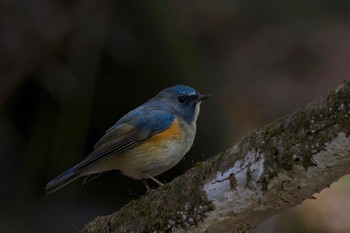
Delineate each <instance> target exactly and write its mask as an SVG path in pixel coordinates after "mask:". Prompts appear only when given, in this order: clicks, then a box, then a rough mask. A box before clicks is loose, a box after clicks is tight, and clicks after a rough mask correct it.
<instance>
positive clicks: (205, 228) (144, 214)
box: [82, 82, 350, 233]
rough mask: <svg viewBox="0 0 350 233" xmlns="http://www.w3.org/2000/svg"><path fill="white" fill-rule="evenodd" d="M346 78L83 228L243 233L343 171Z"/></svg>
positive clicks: (349, 104) (349, 88)
mask: <svg viewBox="0 0 350 233" xmlns="http://www.w3.org/2000/svg"><path fill="white" fill-rule="evenodd" d="M349 117H350V83H349V82H345V83H343V84H342V85H341V86H339V87H338V88H337V89H336V90H334V91H332V92H330V93H329V94H327V95H325V96H323V97H322V98H320V99H318V100H316V101H314V102H313V103H310V104H308V105H307V106H306V107H305V108H303V109H301V110H299V111H296V112H294V113H291V114H289V115H287V116H285V117H283V118H281V119H279V120H277V121H276V122H274V123H272V124H270V125H267V126H266V127H264V128H262V129H260V130H257V131H255V132H253V133H251V134H250V135H248V136H247V137H246V138H244V139H243V140H242V141H241V142H240V143H239V144H238V145H236V146H234V147H233V148H232V149H229V150H226V151H224V152H222V153H220V154H219V155H216V156H215V157H213V158H211V159H209V160H208V161H205V162H202V163H200V164H198V165H197V166H196V167H194V168H192V169H191V170H189V171H188V172H186V173H185V174H183V175H182V176H180V177H177V178H176V179H174V180H173V181H172V182H171V183H169V184H166V185H164V186H163V187H161V188H159V189H157V190H155V191H152V192H150V193H148V194H146V195H145V196H144V197H142V198H140V199H138V200H135V201H132V202H131V203H129V204H128V205H126V206H125V207H123V208H122V209H120V210H119V211H117V212H116V213H114V214H111V215H109V216H103V217H97V218H96V219H95V220H93V221H92V222H91V223H89V224H87V225H86V226H85V228H84V229H83V230H82V233H88V232H94V233H96V232H244V231H246V230H249V229H251V228H252V227H254V226H256V225H257V224H259V223H261V222H262V221H264V220H265V219H267V218H269V217H271V216H273V215H275V214H277V213H279V212H281V211H282V210H284V209H286V208H289V207H292V206H295V205H298V204H299V203H301V202H302V201H303V200H305V199H307V198H311V197H312V195H313V194H314V193H316V192H319V191H320V190H322V189H324V188H326V187H329V186H330V185H331V184H332V183H333V182H335V181H337V180H338V179H339V178H340V177H342V176H344V175H346V174H349V173H350V139H349V133H350V119H349Z"/></svg>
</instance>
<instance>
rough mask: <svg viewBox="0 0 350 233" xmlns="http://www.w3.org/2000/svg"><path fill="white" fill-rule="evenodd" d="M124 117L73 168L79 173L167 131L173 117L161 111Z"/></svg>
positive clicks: (133, 113) (134, 113) (137, 113)
mask: <svg viewBox="0 0 350 233" xmlns="http://www.w3.org/2000/svg"><path fill="white" fill-rule="evenodd" d="M134 111H136V112H131V113H132V114H127V115H125V116H124V117H123V118H122V119H120V120H119V121H118V122H117V123H116V124H115V125H114V126H113V127H111V128H110V129H109V130H107V131H106V134H105V135H104V136H103V137H102V138H101V139H100V140H99V141H98V142H97V143H96V145H95V147H94V149H95V150H94V151H93V152H92V153H91V154H90V155H89V156H87V157H86V158H85V159H84V160H83V161H82V162H80V163H79V164H77V165H76V166H75V167H74V168H75V169H76V171H77V170H80V171H83V170H85V169H86V168H89V167H91V166H92V165H94V164H96V163H98V162H99V161H101V160H104V159H106V158H108V157H110V156H112V155H116V154H118V153H120V152H122V151H124V150H126V149H128V148H130V147H134V146H135V145H137V144H139V143H141V142H143V141H145V140H147V139H149V138H151V137H152V136H154V135H156V134H158V133H160V132H162V131H164V130H166V129H168V128H169V127H170V126H171V125H172V123H173V122H174V120H175V115H174V114H172V113H170V112H168V111H162V110H152V111H140V112H137V111H138V109H135V110H134Z"/></svg>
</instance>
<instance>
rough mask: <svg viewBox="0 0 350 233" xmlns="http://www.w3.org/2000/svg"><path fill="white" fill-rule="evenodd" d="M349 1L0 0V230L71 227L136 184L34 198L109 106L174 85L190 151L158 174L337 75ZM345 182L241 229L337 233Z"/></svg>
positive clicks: (114, 180) (346, 201)
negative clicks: (189, 99)
mask: <svg viewBox="0 0 350 233" xmlns="http://www.w3.org/2000/svg"><path fill="white" fill-rule="evenodd" d="M349 74H350V1H348V0H333V1H330V0H328V1H326V0H310V1H301V0H293V1H292V0H282V1H281V0H270V1H259V0H255V1H252V0H244V1H241V0H234V1H228V0H227V1H184V0H181V1H175V0H174V1H107V0H101V1H97V0H85V1H67V0H61V1H58V0H45V1H44V0H31V1H23V0H22V1H13V0H3V1H1V3H0V139H1V140H0V177H1V178H0V179H1V188H0V231H1V232H77V231H79V230H80V229H82V227H83V224H86V223H88V222H89V221H91V220H92V219H93V218H94V217H96V216H99V215H107V214H110V213H112V212H114V211H116V210H118V209H119V208H121V207H122V206H124V205H125V204H126V203H128V202H129V201H130V200H133V199H136V198H138V197H140V196H142V195H143V194H144V192H145V189H144V187H143V186H142V183H141V182H139V181H133V180H131V179H129V178H127V177H124V176H123V175H121V174H120V173H119V172H110V173H109V174H106V175H104V176H101V177H99V178H98V179H96V180H94V181H93V182H91V183H89V184H88V185H86V186H83V187H81V183H80V182H78V181H76V182H74V183H72V184H70V185H69V186H67V187H65V188H64V189H62V190H60V191H59V192H57V193H55V194H54V195H49V196H46V195H45V193H44V189H45V184H46V183H47V182H49V181H50V180H51V179H53V178H54V177H56V175H58V174H60V173H61V172H63V171H65V170H67V169H68V168H70V167H71V166H73V165H74V164H75V163H77V162H79V161H80V160H81V159H82V158H84V157H85V156H86V155H87V154H89V153H90V152H91V151H92V147H93V145H94V143H95V142H96V141H97V140H98V139H99V138H100V137H101V136H102V135H103V133H104V131H105V130H106V129H107V128H109V127H110V126H111V125H113V124H114V123H115V121H116V120H117V119H118V118H120V117H121V116H122V115H124V114H125V113H127V112H128V111H130V110H132V109H133V108H135V107H137V106H139V105H140V104H142V103H144V102H145V101H146V100H148V99H149V98H151V97H153V96H154V95H155V94H156V93H158V92H159V91H161V90H162V89H164V88H167V87H169V86H171V85H174V84H187V85H190V86H193V87H194V88H196V89H197V90H198V91H200V92H202V93H208V94H211V95H212V97H211V98H210V99H209V100H208V101H205V102H204V103H203V104H202V111H201V114H200V116H199V119H198V131H197V137H196V140H195V143H194V145H193V147H192V149H191V151H190V152H189V153H188V154H187V155H186V156H185V159H184V160H183V161H181V162H180V163H179V164H178V165H177V166H176V167H175V168H174V169H172V170H170V171H168V172H166V173H165V174H163V175H161V176H160V177H159V178H160V179H161V180H163V181H168V182H169V181H171V180H172V179H173V178H174V177H176V176H178V175H180V174H182V173H183V172H185V171H186V170H187V169H189V168H191V167H192V166H193V165H194V164H195V162H197V161H201V160H204V159H206V158H208V157H209V156H212V155H215V154H216V153H218V152H219V151H221V150H223V149H226V148H228V147H230V146H232V145H233V144H234V143H236V142H238V141H239V140H240V139H241V138H242V137H243V136H244V135H246V134H248V133H249V132H251V131H252V130H254V129H257V128H259V127H261V126H263V125H265V124H267V123H270V122H272V121H274V120H276V119H277V118H279V117H281V116H282V115H284V114H287V113H289V112H292V111H295V110H296V109H298V108H300V107H303V106H304V105H305V104H306V103H308V102H310V101H311V100H313V99H315V98H317V97H318V96H320V95H322V94H324V93H326V92H327V91H328V90H330V89H332V88H334V87H336V86H337V85H339V84H340V83H341V82H342V81H343V80H346V79H349ZM349 184H350V178H349V177H345V178H344V179H342V180H341V182H338V183H337V184H335V185H334V186H332V188H331V189H330V190H327V191H323V192H322V193H321V194H320V195H318V196H317V197H318V198H319V199H318V200H313V201H306V202H305V203H304V204H303V205H301V206H299V207H297V208H294V209H292V210H288V211H286V212H284V213H283V214H280V215H278V216H277V217H274V218H271V219H269V220H268V221H267V222H265V223H264V224H262V225H261V226H259V227H258V228H257V229H256V230H255V232H259V233H263V232H266V233H269V232H279V233H289V232H305V233H306V232H310V233H311V232H339V233H342V232H349V231H350V222H349V221H348V220H349V215H350V212H349V208H350V198H349V195H350V187H349V186H350V185H349Z"/></svg>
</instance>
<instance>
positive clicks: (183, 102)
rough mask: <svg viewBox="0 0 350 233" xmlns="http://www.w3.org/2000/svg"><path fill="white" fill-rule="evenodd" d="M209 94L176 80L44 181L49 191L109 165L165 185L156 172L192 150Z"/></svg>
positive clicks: (127, 173) (160, 171) (163, 170)
mask: <svg viewBox="0 0 350 233" xmlns="http://www.w3.org/2000/svg"><path fill="white" fill-rule="evenodd" d="M208 97H209V95H204V94H200V93H199V92H197V91H196V90H195V89H193V88H191V87H189V86H185V85H176V86H172V87H170V88H167V89H165V90H163V91H161V92H160V93H158V94H157V95H156V96H155V97H153V98H152V99H150V100H149V101H147V102H146V103H144V104H143V105H141V106H140V107H138V108H136V109H134V110H132V111H131V112H129V113H127V114H126V115H124V116H123V117H122V118H121V119H119V120H118V121H117V122H116V123H115V124H114V125H113V126H112V127H111V128H110V129H108V130H107V131H106V134H105V135H104V136H103V137H102V138H101V139H100V140H99V141H98V142H97V143H96V145H95V146H94V151H93V152H91V154H90V155H88V156H87V157H86V158H85V159H84V160H83V161H81V162H80V163H78V164H77V165H75V166H74V167H72V168H71V169H69V170H68V171H66V172H64V173H63V174H61V175H59V176H58V177H56V178H55V179H53V180H52V181H51V182H50V183H48V184H47V185H46V193H48V194H51V193H54V192H56V191H57V190H58V189H60V188H62V187H63V186H65V185H67V184H69V183H71V182H72V181H74V180H76V179H77V178H79V177H82V176H86V178H85V179H84V181H83V184H85V183H87V182H88V181H90V180H92V179H94V178H96V177H97V176H99V175H100V174H102V173H105V172H108V171H111V170H120V171H121V172H122V173H123V174H124V175H126V176H129V177H131V178H133V179H138V180H142V181H143V182H144V184H145V186H146V188H147V190H149V187H148V185H147V182H146V179H151V180H153V181H154V182H156V183H157V184H158V185H160V186H161V185H163V183H162V182H160V181H159V180H157V179H156V178H155V176H157V175H159V174H162V173H163V172H165V171H167V170H169V169H170V168H172V167H174V166H175V165H176V164H177V163H178V162H179V161H180V160H181V159H182V158H183V157H184V155H185V154H186V153H187V152H188V151H189V150H190V148H191V146H192V144H193V141H194V138H195V134H196V120H197V117H198V114H199V109H200V104H201V101H202V100H204V99H206V98H208Z"/></svg>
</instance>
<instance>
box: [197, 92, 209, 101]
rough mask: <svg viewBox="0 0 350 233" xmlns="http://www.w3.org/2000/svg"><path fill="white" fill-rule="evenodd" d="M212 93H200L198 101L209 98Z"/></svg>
mask: <svg viewBox="0 0 350 233" xmlns="http://www.w3.org/2000/svg"><path fill="white" fill-rule="evenodd" d="M209 97H210V95H205V94H199V95H198V97H197V103H199V102H201V101H202V100H205V99H208V98H209Z"/></svg>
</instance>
